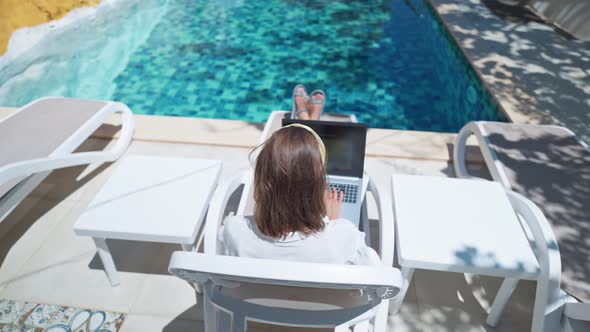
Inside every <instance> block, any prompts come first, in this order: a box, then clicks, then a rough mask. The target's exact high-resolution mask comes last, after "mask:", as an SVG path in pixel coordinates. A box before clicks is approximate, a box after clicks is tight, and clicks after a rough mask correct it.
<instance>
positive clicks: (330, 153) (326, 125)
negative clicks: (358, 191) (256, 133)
mask: <svg viewBox="0 0 590 332" xmlns="http://www.w3.org/2000/svg"><path fill="white" fill-rule="evenodd" d="M292 123H301V124H304V125H306V126H309V127H310V128H311V129H313V130H314V131H315V132H316V133H317V134H318V135H319V136H320V137H321V138H322V141H323V142H324V145H325V146H326V159H328V175H340V176H353V177H358V178H362V177H363V169H364V166H365V143H366V140H367V125H366V124H364V123H351V122H332V121H311V120H291V119H283V126H287V125H290V124H292Z"/></svg>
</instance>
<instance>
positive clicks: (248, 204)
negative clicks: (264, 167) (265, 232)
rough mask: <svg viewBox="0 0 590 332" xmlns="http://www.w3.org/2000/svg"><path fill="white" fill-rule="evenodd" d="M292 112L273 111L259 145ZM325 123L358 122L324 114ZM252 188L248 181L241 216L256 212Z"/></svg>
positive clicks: (239, 209) (354, 118)
mask: <svg viewBox="0 0 590 332" xmlns="http://www.w3.org/2000/svg"><path fill="white" fill-rule="evenodd" d="M290 116H291V112H287V111H273V112H272V113H271V114H270V116H269V117H268V120H267V121H266V124H265V125H264V129H263V130H262V134H261V135H260V140H259V144H263V143H264V142H265V141H266V140H267V139H269V138H270V136H271V135H272V134H273V133H274V132H275V131H277V130H279V129H280V128H281V127H282V124H283V123H282V121H283V119H284V118H286V117H290ZM321 118H322V120H323V121H341V122H357V119H356V116H355V115H354V114H332V113H324V114H322V117H321ZM257 152H258V151H255V153H253V154H252V156H251V159H252V160H251V162H252V163H253V162H254V160H255V159H256V156H257ZM249 177H250V179H251V180H253V179H254V178H253V177H254V174H253V172H252V173H251V174H250V175H249ZM252 190H253V188H252V181H247V182H246V184H245V186H244V190H243V191H242V196H241V198H240V205H239V207H238V211H237V214H239V215H244V216H247V215H252V214H253V210H254V193H253V191H252Z"/></svg>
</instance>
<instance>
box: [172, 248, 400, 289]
mask: <svg viewBox="0 0 590 332" xmlns="http://www.w3.org/2000/svg"><path fill="white" fill-rule="evenodd" d="M168 270H169V271H170V273H172V274H174V275H176V276H178V277H179V278H181V279H184V280H186V281H188V282H191V283H197V284H205V283H206V282H208V281H212V282H213V283H215V284H218V285H221V286H239V285H241V284H243V283H253V284H265V285H281V286H296V287H309V288H323V289H350V290H362V291H363V293H364V294H367V295H368V296H369V298H372V299H390V298H393V297H395V296H396V295H397V294H398V293H399V290H400V288H401V285H402V277H401V272H400V271H399V270H398V269H395V268H393V267H389V266H385V265H380V266H355V265H341V264H320V263H306V262H293V261H277V260H267V259H257V258H245V257H233V256H221V255H207V254H201V253H196V252H183V251H177V252H174V253H173V254H172V258H171V260H170V265H169V267H168Z"/></svg>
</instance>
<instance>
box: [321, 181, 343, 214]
mask: <svg viewBox="0 0 590 332" xmlns="http://www.w3.org/2000/svg"><path fill="white" fill-rule="evenodd" d="M343 199H344V192H343V191H341V192H337V191H336V188H333V189H332V191H330V190H326V195H325V196H324V203H325V204H326V216H327V217H328V219H330V220H334V219H338V218H340V207H341V206H342V200H343Z"/></svg>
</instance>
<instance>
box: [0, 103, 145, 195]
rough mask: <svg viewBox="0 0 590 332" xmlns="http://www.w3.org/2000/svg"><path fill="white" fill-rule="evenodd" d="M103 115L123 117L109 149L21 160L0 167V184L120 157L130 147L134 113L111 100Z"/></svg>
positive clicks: (123, 105)
mask: <svg viewBox="0 0 590 332" xmlns="http://www.w3.org/2000/svg"><path fill="white" fill-rule="evenodd" d="M100 113H101V116H102V115H103V114H104V115H107V114H110V113H120V114H121V117H122V132H121V135H120V136H119V138H118V139H117V142H116V143H115V145H114V146H113V147H112V148H110V149H109V150H107V151H93V152H78V153H68V154H64V155H59V154H58V155H55V156H49V157H45V158H36V159H30V160H24V161H19V162H15V163H11V164H8V165H4V166H3V167H0V184H2V183H6V182H7V181H10V180H11V179H15V178H18V177H22V176H28V175H31V174H35V173H40V172H46V171H51V170H54V169H59V168H65V167H72V166H78V165H86V164H91V163H95V162H111V161H115V160H117V159H119V158H120V157H121V156H122V155H123V153H125V151H126V150H127V148H128V147H129V144H130V142H131V139H132V138H133V130H134V128H135V123H134V119H133V113H132V112H131V110H130V109H129V108H128V107H127V106H126V105H125V104H122V103H118V102H111V103H109V104H108V105H107V106H106V107H105V108H104V109H103V110H102V111H101V112H100Z"/></svg>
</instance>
